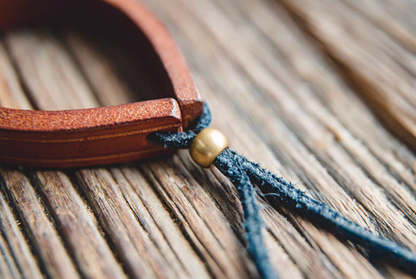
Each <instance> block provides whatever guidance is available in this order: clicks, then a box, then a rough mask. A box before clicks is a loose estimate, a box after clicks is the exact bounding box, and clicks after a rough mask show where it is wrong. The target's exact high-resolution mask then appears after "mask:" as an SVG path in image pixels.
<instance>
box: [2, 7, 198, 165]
mask: <svg viewBox="0 0 416 279" xmlns="http://www.w3.org/2000/svg"><path fill="white" fill-rule="evenodd" d="M108 9H111V10H113V12H117V13H122V14H123V15H124V16H126V17H128V18H129V19H130V20H131V21H132V22H133V23H134V24H135V25H136V26H137V27H138V31H139V32H142V33H143V34H144V36H145V37H146V38H147V40H148V44H150V45H151V47H152V48H153V49H154V51H155V52H156V53H157V55H158V57H159V58H160V62H161V64H162V65H163V68H164V70H165V71H166V73H167V76H168V78H169V81H170V83H171V87H170V88H171V91H172V92H166V95H167V96H172V97H173V98H164V99H157V100H151V101H144V102H137V103H131V104H123V105H118V106H110V107H101V108H92V109H79V110H65V111H35V110H20V109H10V108H0V162H1V163H8V164H18V165H24V166H36V167H53V168H67V167H79V166H90V165H103V164H112V163H120V162H126V161H131V160H137V159H141V158H145V157H151V156H156V155H163V154H167V153H172V152H173V151H172V150H167V149H165V148H163V147H161V146H159V145H155V144H152V143H151V142H149V141H148V140H147V139H146V137H147V136H148V135H149V134H150V133H153V132H161V131H170V132H180V131H182V130H187V129H189V128H190V127H191V126H192V125H193V124H194V122H195V120H196V118H197V117H198V116H199V115H201V113H202V109H203V103H202V100H201V97H200V94H199V93H198V90H197V88H196V86H195V84H194V82H193V80H192V78H191V76H190V73H189V70H188V68H187V66H186V64H185V62H184V59H183V58H182V56H181V54H180V52H179V50H178V48H177V46H176V44H175V43H174V41H173V39H172V38H171V36H170V35H169V33H168V32H167V30H166V29H165V28H164V26H163V25H162V24H161V23H160V22H159V21H158V20H157V19H156V17H155V16H154V15H153V14H152V13H151V12H150V11H149V10H147V9H146V8H145V7H144V6H142V5H140V4H138V3H137V2H136V1H132V0H84V1H74V0H72V1H70V0H38V1H31V0H0V28H2V29H4V28H8V27H14V26H19V24H23V23H25V24H26V23H28V22H30V23H31V22H57V20H60V19H61V18H62V19H63V18H64V17H65V15H66V14H67V13H68V11H75V12H78V11H81V10H82V11H83V12H88V13H90V16H91V17H95V16H98V13H99V12H98V11H102V10H108ZM72 17H74V15H72ZM138 51H140V50H138Z"/></svg>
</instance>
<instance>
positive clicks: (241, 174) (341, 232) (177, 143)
mask: <svg viewBox="0 0 416 279" xmlns="http://www.w3.org/2000/svg"><path fill="white" fill-rule="evenodd" d="M210 123H211V112H210V110H209V107H208V105H206V104H204V112H203V115H202V116H201V117H200V119H199V120H198V123H197V125H196V128H195V129H194V130H193V131H188V132H181V133H155V134H152V135H151V137H150V140H152V141H153V142H155V143H158V144H162V145H163V146H165V147H170V148H181V149H186V148H189V146H190V145H191V143H192V141H193V139H194V138H195V137H196V135H197V133H199V132H200V131H201V130H203V129H204V128H206V127H208V126H209V124H210ZM213 164H214V165H215V166H216V167H217V168H218V170H219V171H221V173H222V174H224V175H225V176H226V177H227V178H228V179H230V181H231V182H232V183H233V184H234V185H235V186H236V188H237V190H238V192H239V197H240V201H241V204H242V206H243V210H244V219H245V221H244V227H245V229H246V232H247V251H248V253H249V255H250V256H251V257H252V259H253V261H254V263H255V265H256V267H257V270H258V272H259V274H260V276H261V277H262V278H265V279H271V278H277V276H276V275H275V274H274V272H273V269H272V267H271V264H270V261H269V259H268V256H267V251H266V248H265V246H264V242H263V237H262V234H261V231H262V228H263V227H264V223H263V220H262V218H261V216H260V213H259V205H258V203H257V200H256V191H255V189H254V187H253V185H252V183H254V184H255V185H257V186H258V187H259V188H260V190H261V191H262V192H263V194H265V195H272V196H274V197H276V198H278V199H279V200H280V201H281V202H283V203H284V204H285V205H286V206H287V207H288V209H289V210H291V211H293V212H296V213H298V214H299V215H301V216H303V217H305V218H307V219H308V220H310V221H311V222H313V223H314V224H317V225H319V226H321V227H322V228H323V229H325V230H327V231H329V232H330V233H332V234H333V235H335V236H336V237H338V238H340V239H345V240H349V241H351V242H352V243H354V244H357V245H360V246H362V247H364V248H366V249H367V251H368V258H369V259H370V260H371V259H374V260H384V261H388V262H389V263H391V264H394V265H396V266H397V267H399V268H400V269H401V270H403V271H406V272H408V273H410V274H413V275H415V274H416V255H415V254H413V253H412V252H411V251H410V250H408V249H406V248H404V247H402V246H400V245H399V244H397V243H396V242H393V241H391V240H388V239H386V238H384V237H382V236H379V235H376V234H373V233H371V232H370V231H368V230H367V229H365V228H362V227H360V226H359V225H357V224H356V223H353V222H351V221H349V220H348V219H346V218H345V217H343V216H342V215H341V214H340V213H338V212H336V211H334V210H332V209H331V208H329V207H328V206H327V205H325V204H324V203H321V202H319V201H316V200H314V199H312V198H311V197H309V196H307V195H306V194H305V193H304V192H302V191H300V190H299V189H296V188H295V187H294V186H293V185H292V184H291V183H290V182H287V181H286V180H284V179H283V178H281V177H277V176H276V175H275V174H273V173H272V172H270V171H269V170H266V169H263V168H261V167H260V166H259V164H256V163H253V162H251V161H249V160H248V159H247V158H245V157H244V156H242V155H240V154H238V153H237V152H235V151H233V150H231V149H226V150H224V151H223V152H222V153H221V154H220V155H218V157H217V158H216V159H215V160H214V162H213Z"/></svg>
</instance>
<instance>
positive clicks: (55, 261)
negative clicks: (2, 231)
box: [1, 169, 80, 278]
mask: <svg viewBox="0 0 416 279" xmlns="http://www.w3.org/2000/svg"><path fill="white" fill-rule="evenodd" d="M1 174H2V175H3V177H4V180H5V185H4V186H5V189H4V191H7V192H8V193H9V194H10V195H11V198H12V199H13V203H14V207H15V208H16V207H17V208H18V210H19V215H21V216H22V222H23V223H24V225H25V229H26V230H28V235H30V237H31V241H32V242H33V246H34V247H33V248H34V250H35V251H36V253H38V254H37V255H36V256H37V257H38V259H39V261H41V262H42V268H43V269H45V271H46V272H47V273H48V275H49V276H51V277H55V278H80V277H79V275H78V272H77V270H76V268H75V266H74V265H73V263H72V261H71V258H70V257H69V255H68V253H67V251H66V249H65V247H64V243H63V242H62V239H61V238H60V237H59V235H58V233H57V231H56V229H55V227H54V226H53V224H52V222H51V220H49V218H48V216H47V215H46V213H45V211H44V208H43V206H42V204H41V203H40V200H39V197H38V195H37V193H36V192H35V189H34V188H33V187H32V185H30V183H29V180H28V179H27V177H26V176H24V175H23V174H21V173H20V172H19V171H17V170H12V169H2V170H1Z"/></svg>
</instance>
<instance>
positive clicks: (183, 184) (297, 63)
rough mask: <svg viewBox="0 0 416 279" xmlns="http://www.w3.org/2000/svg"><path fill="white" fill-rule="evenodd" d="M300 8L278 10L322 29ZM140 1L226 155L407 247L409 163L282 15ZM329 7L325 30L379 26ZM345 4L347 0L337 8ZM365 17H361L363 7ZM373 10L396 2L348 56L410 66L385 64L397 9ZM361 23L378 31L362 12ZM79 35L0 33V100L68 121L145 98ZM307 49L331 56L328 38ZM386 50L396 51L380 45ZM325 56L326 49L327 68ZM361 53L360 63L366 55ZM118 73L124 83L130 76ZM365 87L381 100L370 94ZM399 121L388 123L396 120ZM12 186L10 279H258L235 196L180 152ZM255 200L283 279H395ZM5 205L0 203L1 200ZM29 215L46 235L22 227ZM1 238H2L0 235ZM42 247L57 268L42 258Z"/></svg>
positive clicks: (100, 48) (7, 251) (410, 239)
mask: <svg viewBox="0 0 416 279" xmlns="http://www.w3.org/2000/svg"><path fill="white" fill-rule="evenodd" d="M301 1H302V0H296V1H294V3H289V4H288V3H285V4H286V6H288V7H290V10H292V8H293V7H296V12H297V14H298V15H300V16H301V17H302V18H303V20H306V22H309V23H310V22H311V21H312V19H313V20H317V19H319V18H318V15H317V14H315V12H316V13H317V12H320V13H319V14H321V12H322V11H320V10H319V7H320V6H316V7H318V8H316V7H315V9H311V10H310V11H307V12H305V11H304V8H303V7H302V8H299V7H298V6H294V5H298V3H301ZM144 2H146V4H148V5H149V7H151V8H152V9H153V10H154V11H155V12H156V13H158V15H159V16H160V17H161V18H162V19H163V21H164V22H165V24H167V26H168V27H169V28H170V29H171V31H172V33H173V34H174V36H175V37H176V38H177V40H178V42H179V44H180V46H181V49H182V50H183V51H184V54H185V56H186V57H187V60H188V61H189V63H190V65H191V67H192V69H193V73H194V76H195V78H196V80H197V81H198V83H199V85H200V88H201V91H202V94H203V96H204V99H205V100H207V101H208V102H209V103H210V104H211V107H212V109H213V112H214V123H213V126H215V127H217V128H220V129H221V130H223V131H224V132H225V133H226V134H227V135H228V136H229V138H230V141H231V146H232V148H234V149H237V150H238V151H240V152H241V153H243V154H245V155H247V156H248V157H249V158H251V159H254V160H256V161H259V162H262V164H263V165H264V166H265V167H268V168H270V169H271V170H273V171H274V172H276V173H277V174H279V175H282V176H285V177H286V178H288V179H289V180H291V181H293V182H295V183H296V185H297V186H298V187H299V188H301V189H303V190H305V191H307V192H308V193H309V194H310V195H312V196H314V197H315V198H317V199H319V200H322V201H325V202H327V203H329V204H330V205H331V206H332V207H333V208H335V209H337V210H338V211H340V212H342V213H343V214H345V215H346V216H347V217H348V218H349V219H351V220H354V221H356V222H358V223H359V224H361V225H363V226H365V227H368V228H369V229H371V230H373V231H374V232H377V233H381V234H384V235H386V236H388V237H390V238H392V239H395V240H397V241H399V242H401V243H403V244H405V245H407V246H408V247H409V248H411V249H416V237H415V235H416V234H415V233H416V228H415V226H414V225H415V224H416V218H415V217H416V216H415V213H414V212H415V209H416V201H415V199H414V190H416V181H415V171H416V157H415V155H414V154H413V153H412V152H411V151H409V150H408V148H407V147H406V146H405V145H403V144H402V143H401V142H400V141H398V140H397V139H396V138H395V137H394V136H392V135H391V134H390V133H389V132H388V131H386V130H385V129H384V128H383V126H382V125H381V124H380V122H379V121H378V120H377V119H376V118H375V117H374V116H373V115H372V113H371V112H370V111H369V109H368V108H367V107H366V105H365V104H364V103H363V102H362V101H361V100H360V99H359V98H357V97H356V96H355V93H356V92H355V89H354V88H351V87H349V85H348V84H347V83H345V82H344V81H343V77H344V73H343V72H340V71H339V70H338V68H337V67H336V66H334V65H333V64H332V62H331V61H330V60H328V59H327V58H326V56H325V53H323V52H322V51H321V50H320V49H319V48H318V47H316V46H315V41H314V40H311V38H310V37H308V36H305V34H304V29H301V28H299V26H298V25H299V23H298V22H294V21H293V20H292V18H291V17H290V16H289V15H288V14H287V12H286V11H285V10H284V9H283V7H282V6H280V5H279V4H278V3H275V2H268V1H255V0H241V1H236V0H229V1H220V0H212V1H211V0H200V1H193V2H189V1H184V0H175V1H164V0H157V1H144ZM286 2H290V1H286ZM327 2H328V3H327V4H328V5H329V2H330V1H327ZM345 2H346V3H347V2H348V0H345ZM370 2H371V3H370ZM383 2H388V1H387V0H386V1H383ZM292 5H293V6H292ZM299 5H301V4H299ZM331 5H333V6H334V8H336V9H335V10H336V11H337V13H340V14H341V15H342V17H340V18H339V19H336V20H334V22H336V23H337V24H338V23H339V24H341V23H344V22H346V21H347V20H348V19H349V18H356V17H358V20H361V21H359V22H361V23H362V22H364V23H366V30H367V31H368V30H370V31H374V30H375V32H376V31H377V30H378V29H376V27H374V26H373V27H371V25H370V26H367V25H369V24H368V22H367V21H365V19H363V18H362V17H361V16H359V15H356V14H354V13H353V12H352V10H351V9H350V10H347V12H345V11H338V9H339V7H341V6H342V5H344V4H341V2H339V1H332V2H331ZM348 5H350V6H354V5H355V4H352V3H351V1H350V2H349V3H348ZM366 5H372V0H367V2H366ZM385 5H386V6H385V7H390V6H394V13H393V12H391V10H388V12H386V13H388V14H389V16H390V17H389V21H388V23H386V24H385V25H383V26H382V29H383V31H380V30H378V31H377V32H378V33H377V36H376V37H377V40H378V41H376V42H373V41H370V40H368V39H362V38H361V37H360V36H359V34H358V35H357V34H356V33H354V32H351V35H349V36H350V38H351V40H353V39H355V40H358V39H361V40H362V41H361V42H360V48H362V49H364V50H365V51H366V53H372V54H376V55H378V56H377V57H382V58H383V60H380V61H382V62H380V63H387V64H386V65H390V64H392V65H394V66H395V67H399V66H398V65H399V64H398V63H400V62H403V67H406V69H407V71H409V72H412V71H414V68H413V65H412V60H411V59H410V58H409V57H410V56H409V55H410V54H409V53H408V52H407V50H400V51H397V52H396V50H397V46H398V44H397V43H396V42H395V41H394V40H392V39H390V38H389V37H387V36H386V34H384V33H383V32H389V33H391V32H396V31H397V30H399V29H401V30H402V31H400V32H402V33H400V34H398V35H397V37H395V38H396V39H397V40H401V42H402V43H403V44H404V43H405V42H404V41H406V42H408V44H407V47H409V48H410V47H411V46H412V42H411V40H410V39H409V38H413V36H412V34H411V30H412V27H411V26H412V25H411V22H412V21H411V20H407V19H403V20H398V19H397V18H396V17H397V14H400V12H399V11H402V9H403V7H402V6H400V4H397V3H395V4H393V3H390V4H385ZM305 7H306V4H305ZM342 7H343V6H342ZM354 8H356V9H357V7H354ZM386 9H387V8H386ZM293 10H294V8H293ZM361 12H362V14H363V15H365V16H366V17H369V18H371V21H372V22H373V24H374V25H375V26H377V25H378V23H377V22H378V21H377V20H378V18H376V16H375V15H370V14H365V13H363V11H361ZM390 13H391V14H390ZM306 15H309V16H310V17H306ZM329 18H330V17H329ZM308 20H309V21H308ZM319 22H321V21H319ZM322 22H325V21H324V20H323V19H322ZM409 22H410V23H409ZM311 26H312V27H313V28H315V25H310V26H309V27H311ZM313 28H309V29H308V30H312V31H314V30H315V29H313ZM356 28H357V27H356ZM77 32H79V31H74V30H72V29H70V30H66V29H65V30H58V29H56V30H55V29H54V30H53V31H51V29H49V28H42V29H36V30H24V31H23V32H22V31H20V32H16V31H13V32H11V33H8V34H6V36H4V40H3V42H4V45H5V47H4V48H1V47H0V85H1V92H0V104H1V105H3V106H10V107H13V106H14V107H19V106H22V107H26V108H30V107H31V103H33V105H34V106H35V107H36V108H39V109H73V108H84V107H96V106H100V105H113V104H119V103H125V102H131V101H134V100H138V99H142V98H148V97H149V96H150V95H151V93H152V88H151V87H149V86H147V85H145V86H144V87H145V89H144V91H140V92H139V90H143V88H142V87H140V85H141V84H143V83H141V81H140V78H139V76H141V75H142V71H143V69H141V68H140V66H137V65H130V66H129V65H128V64H129V63H128V57H127V56H128V54H126V53H124V55H125V56H124V57H123V50H122V49H120V48H117V46H116V44H115V42H106V41H105V38H104V39H103V40H102V38H101V39H98V40H97V38H87V37H85V35H82V34H81V35H80V34H78V33H77ZM313 34H315V33H314V32H313ZM315 36H317V37H318V35H316V34H315ZM319 38H320V40H321V41H322V42H324V43H325V44H327V45H330V46H332V43H335V42H332V40H333V39H334V38H337V37H328V38H327V37H323V38H321V37H319ZM377 42H378V43H379V44H380V45H378V44H377ZM383 43H385V45H384V47H386V46H389V47H390V46H391V47H392V49H393V50H394V51H393V52H394V53H390V52H387V50H386V49H383V48H382V47H383V46H382V45H381V44H383ZM106 44H114V45H115V48H108V47H107V45H106ZM350 44H352V43H350ZM335 45H336V47H341V46H340V45H339V44H338V43H337V44H335ZM335 50H337V49H336V48H335V47H334V48H333V49H330V51H328V49H326V51H328V53H330V54H331V56H334V57H335V58H337V57H336V55H338V52H336V51H335ZM351 55H362V54H360V53H358V54H356V53H353V54H351ZM366 55H367V56H368V54H366ZM366 55H363V56H362V57H364V58H366V59H367V58H368V57H369V56H368V57H367V56H366ZM384 56H387V57H388V58H384ZM126 57H127V58H126ZM360 57H361V56H360ZM355 58H356V59H358V58H357V57H355ZM408 58H409V59H408ZM118 59H121V60H123V61H122V62H120V61H116V60H118ZM368 59H370V58H368ZM337 60H340V58H337ZM403 60H406V61H403ZM126 61H127V62H126ZM341 62H342V61H341ZM343 63H345V64H347V63H350V64H351V65H349V68H350V71H351V72H352V73H353V74H357V73H358V74H359V75H363V76H364V73H363V71H361V70H362V69H356V68H355V67H357V65H352V64H353V62H351V61H343ZM389 63H390V64H389ZM394 63H397V64H394ZM120 64H122V65H123V67H122V68H120V67H119V66H120ZM13 67H14V69H13ZM367 68H368V69H370V70H371V71H373V72H372V73H374V75H375V74H376V73H377V74H378V71H380V72H381V70H380V69H376V68H375V67H374V65H372V66H371V65H370V66H368V67H367ZM367 68H366V69H367ZM123 71H127V72H128V71H130V72H129V77H128V78H127V77H123ZM360 71H361V72H360ZM358 74H357V75H358ZM383 74H384V72H383ZM135 75H137V76H138V78H137V80H135V78H134V76H135ZM389 75H392V74H391V73H390V72H389V73H388V75H387V74H385V76H386V77H388V76H389ZM394 76H395V78H396V80H398V81H402V82H403V83H406V82H409V80H411V79H410V78H409V76H410V74H407V73H406V74H403V75H402V71H400V73H399V72H398V73H394ZM131 77H133V78H131ZM371 81H372V82H374V81H375V79H374V80H371ZM386 84H387V82H386ZM388 84H389V86H390V87H389V90H390V91H388V94H390V95H388V94H387V93H386V94H387V95H388V96H390V97H391V96H392V92H393V90H392V89H391V88H393V86H391V83H388ZM371 85H372V86H374V88H376V89H377V90H379V91H380V90H381V89H380V88H381V85H376V84H375V83H374V84H371ZM376 86H378V87H376ZM401 89H402V93H400V96H399V97H400V98H402V100H407V101H409V102H408V103H409V104H408V108H409V110H410V113H413V112H414V111H416V110H414V107H413V105H412V98H413V97H412V95H409V94H411V91H410V90H408V89H406V87H402V88H401ZM360 90H361V89H360ZM23 92H24V93H23ZM377 92H378V91H377ZM380 92H381V91H380ZM137 93H140V94H143V95H141V96H137V95H135V94H137ZM383 93H384V92H383ZM25 94H27V95H28V97H25ZM29 100H30V101H29ZM398 104H399V105H400V103H397V102H396V103H391V104H389V105H391V106H392V107H391V108H393V106H398ZM395 108H397V107H395ZM400 113H402V112H398V114H396V115H394V116H395V117H396V116H397V117H404V118H406V117H408V115H407V116H403V115H402V114H400ZM399 114H400V115H399ZM404 118H401V119H404ZM406 119H407V118H406ZM403 127H404V129H408V126H406V127H405V126H404V125H403ZM409 127H410V126H409ZM25 174H26V175H28V177H29V178H30V179H29V180H28V179H27V178H26V176H25ZM25 174H24V173H20V172H19V171H17V170H13V169H9V168H3V169H2V175H3V176H4V177H5V181H6V183H5V184H4V187H3V191H4V193H6V194H7V195H8V197H10V201H11V202H12V204H13V211H14V210H16V212H14V213H18V216H19V219H21V220H22V221H23V223H22V224H21V225H20V226H19V227H17V224H14V226H13V224H12V223H13V222H16V223H17V220H16V219H14V216H13V214H12V213H11V212H9V213H7V212H6V211H5V210H7V207H6V209H5V210H3V211H0V214H1V215H2V216H1V217H3V215H4V214H5V216H8V218H9V219H7V222H6V219H4V218H3V219H0V226H1V228H2V237H3V238H2V239H1V240H3V241H1V242H0V248H1V251H3V252H2V258H1V259H0V272H2V273H3V274H7V276H10V277H15V278H19V276H23V277H28V276H27V274H28V273H24V271H22V267H23V266H25V265H27V264H30V265H31V268H32V269H34V270H37V272H38V274H39V276H41V275H40V272H39V269H38V268H37V267H36V266H34V264H36V262H34V259H33V257H32V255H31V253H35V255H36V256H37V257H38V259H37V260H38V264H39V265H40V268H41V269H42V271H44V272H45V273H46V274H47V275H48V276H50V277H56V276H55V275H56V274H59V272H63V270H70V272H72V274H70V273H67V274H66V275H67V276H70V275H74V276H80V277H88V278H104V277H107V278H123V277H124V276H128V277H134V278H143V277H145V278H209V277H215V278H252V277H256V276H258V275H257V273H256V271H255V269H254V267H253V264H252V263H251V262H250V260H249V258H248V256H247V254H246V252H245V249H244V245H245V238H244V230H243V228H242V227H241V222H242V218H243V217H242V212H241V205H240V203H239V202H238V197H237V191H236V190H235V189H234V187H233V186H232V185H231V184H230V183H229V181H227V180H226V179H225V178H224V177H223V176H222V175H220V174H219V173H218V172H217V171H216V170H201V169H200V168H199V167H197V166H196V165H195V164H194V163H193V162H192V161H191V159H190V157H189V155H188V153H187V151H181V152H179V153H178V155H175V156H173V157H172V158H162V159H155V160H148V161H145V162H138V163H133V164H126V165H121V166H109V167H108V168H91V169H85V170H77V169H76V170H70V171H66V172H54V171H38V170H25ZM10 177H12V178H10ZM22 181H23V182H24V183H23V182H22ZM20 184H23V185H24V189H27V191H28V192H27V193H25V196H16V195H17V194H18V193H20V192H21V191H22V189H20V188H18V187H20V186H19V185H20ZM0 198H1V197H0ZM259 200H260V202H261V205H262V215H263V216H264V219H265V221H266V225H267V231H266V230H265V231H264V232H263V233H264V236H265V240H266V244H267V249H268V250H269V254H270V255H271V260H272V262H273V265H274V266H275V267H276V271H277V273H278V274H279V275H280V277H281V278H303V277H308V278H382V277H383V276H388V277H393V278H405V277H406V275H404V274H401V273H400V272H399V271H397V270H395V269H393V268H390V267H388V266H387V267H383V266H380V265H377V266H376V267H375V266H373V265H372V264H371V263H369V262H368V261H367V260H366V259H365V256H364V255H363V254H361V253H360V252H359V251H358V250H356V249H355V248H354V247H352V246H351V245H349V244H346V243H342V242H340V241H339V240H337V239H336V238H334V237H333V236H331V235H329V234H328V233H326V232H323V231H322V230H320V229H318V228H316V227H315V226H313V225H312V224H310V223H309V222H307V221H305V220H303V219H300V218H298V217H297V216H293V215H291V214H290V213H289V212H286V210H285V209H284V208H282V209H281V208H280V206H279V204H278V203H276V202H275V201H273V199H271V200H270V202H271V203H272V205H273V207H275V208H276V209H277V210H276V209H275V208H273V207H272V205H270V204H268V203H267V202H266V201H265V200H264V198H263V197H259ZM0 201H1V200H0ZM20 201H22V203H20ZM23 201H24V202H23ZM3 204H5V205H6V206H7V202H6V201H4V203H3ZM32 206H33V207H34V209H36V212H35V213H33V212H31V207H32ZM4 212H5V213H4ZM35 214H37V215H36V217H37V218H40V219H39V220H41V221H39V222H41V224H42V225H43V226H35V225H33V224H32V223H31V222H33V220H34V219H33V218H34V217H35ZM38 216H39V217H38ZM13 220H16V221H13ZM6 226H9V228H7V229H6V230H4V231H3V228H6ZM45 226H46V227H47V231H48V234H49V235H51V236H52V240H53V241H54V242H53V244H50V243H44V239H43V238H42V236H41V235H40V233H41V232H42V230H43V228H44V227H45ZM19 229H20V230H22V231H24V232H25V237H26V236H27V237H29V239H25V237H24V236H23V235H22V233H21V232H20V230H19ZM10 238H13V239H12V240H13V241H14V240H17V241H16V243H19V245H23V248H19V247H18V246H17V245H18V244H16V243H13V241H12V240H11V239H10ZM26 242H28V243H30V248H31V249H30V250H29V248H28V247H29V245H28V243H26ZM46 244H47V245H46ZM32 245H33V247H32ZM44 245H45V246H44ZM52 245H53V246H52ZM25 247H26V248H25ZM51 247H53V248H51ZM18 248H19V249H23V250H18ZM24 249H26V250H24ZM55 249H56V250H55ZM50 250H53V251H55V252H58V254H59V257H62V258H64V260H63V261H61V262H59V263H56V262H54V261H53V260H54V259H55V258H54V259H52V258H51V256H50V255H49V254H48V252H50ZM21 251H28V254H27V255H25V256H24V255H22V254H21ZM19 253H20V254H19Z"/></svg>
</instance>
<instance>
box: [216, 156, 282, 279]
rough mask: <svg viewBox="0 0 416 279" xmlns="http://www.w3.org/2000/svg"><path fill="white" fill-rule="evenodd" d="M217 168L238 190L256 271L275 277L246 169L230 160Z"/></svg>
mask: <svg viewBox="0 0 416 279" xmlns="http://www.w3.org/2000/svg"><path fill="white" fill-rule="evenodd" d="M227 150H228V149H227ZM224 152H225V151H224ZM224 152H223V153H224ZM221 154H222V153H221ZM217 158H218V157H217ZM216 163H217V164H218V165H221V162H220V161H214V165H216ZM219 170H220V171H221V172H222V173H223V174H224V175H225V176H226V177H227V178H228V179H230V181H231V182H232V183H233V184H234V186H235V187H236V188H237V190H238V193H239V197H240V201H241V205H242V207H243V211H244V228H245V230H246V232H247V252H248V254H249V255H250V256H251V258H252V259H253V261H254V263H255V265H256V267H257V271H258V272H259V273H260V276H261V278H264V279H275V278H277V276H276V275H275V274H274V271H273V269H272V267H271V265H270V261H269V259H268V255H267V250H266V247H265V246H264V242H263V236H262V229H263V227H264V222H263V219H262V218H261V216H260V208H259V204H258V202H257V192H256V190H255V189H254V187H253V185H252V184H251V181H250V178H249V176H248V175H247V173H246V170H245V169H244V168H243V167H242V166H241V165H240V162H238V161H231V162H229V163H228V164H227V167H224V168H219Z"/></svg>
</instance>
